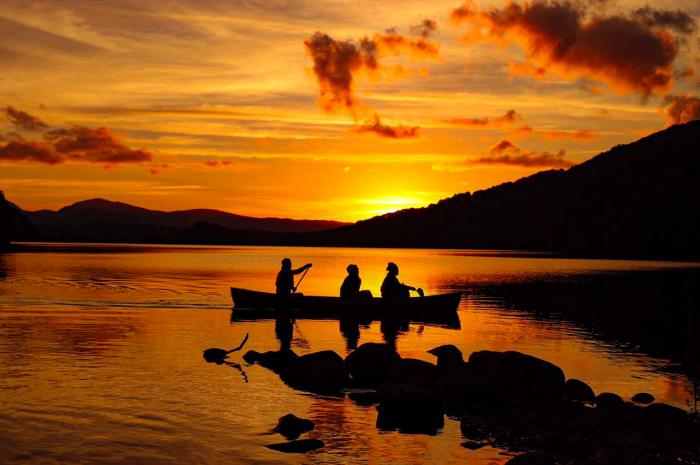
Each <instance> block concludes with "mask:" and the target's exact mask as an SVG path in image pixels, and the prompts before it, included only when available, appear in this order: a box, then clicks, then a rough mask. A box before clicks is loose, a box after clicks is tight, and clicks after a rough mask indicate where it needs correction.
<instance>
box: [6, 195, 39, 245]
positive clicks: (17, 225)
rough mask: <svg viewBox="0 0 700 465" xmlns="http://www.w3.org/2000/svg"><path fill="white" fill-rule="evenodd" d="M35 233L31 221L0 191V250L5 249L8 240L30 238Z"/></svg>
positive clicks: (35, 234) (8, 242)
mask: <svg viewBox="0 0 700 465" xmlns="http://www.w3.org/2000/svg"><path fill="white" fill-rule="evenodd" d="M37 235H38V231H37V230H36V228H35V227H34V225H33V224H32V223H31V221H29V219H27V217H26V216H25V215H24V214H23V213H22V212H21V211H20V210H19V209H18V208H17V207H16V206H15V205H14V204H12V203H10V202H8V201H7V200H6V199H5V194H4V193H3V192H2V191H0V250H3V249H6V248H7V247H8V246H9V245H10V241H17V240H31V239H34V238H36V237H37Z"/></svg>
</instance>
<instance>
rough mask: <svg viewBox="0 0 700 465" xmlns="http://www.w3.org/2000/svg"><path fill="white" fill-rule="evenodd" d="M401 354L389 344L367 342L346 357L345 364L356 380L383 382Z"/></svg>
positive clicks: (367, 382)
mask: <svg viewBox="0 0 700 465" xmlns="http://www.w3.org/2000/svg"><path fill="white" fill-rule="evenodd" d="M400 359H401V356H399V354H397V353H396V351H395V350H394V349H393V348H392V347H391V346H389V345H387V344H378V343H376V342H367V343H365V344H362V345H361V346H360V347H358V348H357V349H356V350H355V351H353V352H352V353H350V354H349V355H348V356H347V357H346V358H345V366H346V367H347V369H348V372H350V375H351V376H352V379H353V381H354V382H357V383H360V384H376V383H380V382H382V381H383V380H384V379H385V378H386V376H387V374H388V372H389V370H390V368H391V367H392V366H393V364H394V363H396V362H398V361H399V360H400Z"/></svg>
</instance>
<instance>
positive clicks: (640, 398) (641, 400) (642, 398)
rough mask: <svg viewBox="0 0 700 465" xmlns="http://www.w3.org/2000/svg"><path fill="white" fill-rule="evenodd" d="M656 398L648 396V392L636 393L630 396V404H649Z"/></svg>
mask: <svg viewBox="0 0 700 465" xmlns="http://www.w3.org/2000/svg"><path fill="white" fill-rule="evenodd" d="M655 399H656V398H655V397H654V396H652V395H651V394H649V393H648V392H638V393H637V394H635V395H633V396H632V402H636V403H638V404H651V403H652V402H654V400H655Z"/></svg>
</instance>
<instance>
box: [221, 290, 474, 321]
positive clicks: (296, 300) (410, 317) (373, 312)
mask: <svg viewBox="0 0 700 465" xmlns="http://www.w3.org/2000/svg"><path fill="white" fill-rule="evenodd" d="M231 298H232V299H233V304H234V309H233V315H232V319H234V320H256V319H266V318H276V317H277V316H278V315H279V314H280V310H279V308H280V307H282V308H284V309H285V310H284V312H285V314H289V316H291V317H293V318H310V319H348V318H359V319H372V320H385V319H398V320H405V321H414V322H417V323H429V324H430V323H432V324H443V325H447V326H454V325H455V324H457V325H459V317H458V316H457V307H458V306H459V302H460V300H461V298H462V293H461V292H452V293H448V294H436V295H431V296H425V297H411V298H409V299H406V300H402V301H389V302H387V301H386V300H384V299H381V298H378V297H375V298H372V299H367V300H362V301H356V302H348V301H345V300H341V299H340V297H324V296H311V295H302V294H293V295H292V296H291V297H289V298H288V299H286V301H285V302H284V304H285V305H284V306H280V303H282V302H281V301H280V300H279V299H278V297H277V296H276V295H275V294H272V293H269V292H260V291H251V290H248V289H240V288H236V287H232V288H231Z"/></svg>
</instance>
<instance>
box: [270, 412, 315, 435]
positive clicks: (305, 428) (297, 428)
mask: <svg viewBox="0 0 700 465" xmlns="http://www.w3.org/2000/svg"><path fill="white" fill-rule="evenodd" d="M314 427H315V425H314V422H313V421H311V420H307V419H305V418H299V417H297V416H296V415H292V414H291V413H288V414H287V415H285V416H283V417H280V419H279V421H278V422H277V426H275V427H274V428H273V430H272V431H274V432H275V433H280V434H281V435H282V436H284V437H285V438H287V439H296V438H298V437H299V436H301V434H302V433H306V432H309V431H312V430H313V429H314Z"/></svg>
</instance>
